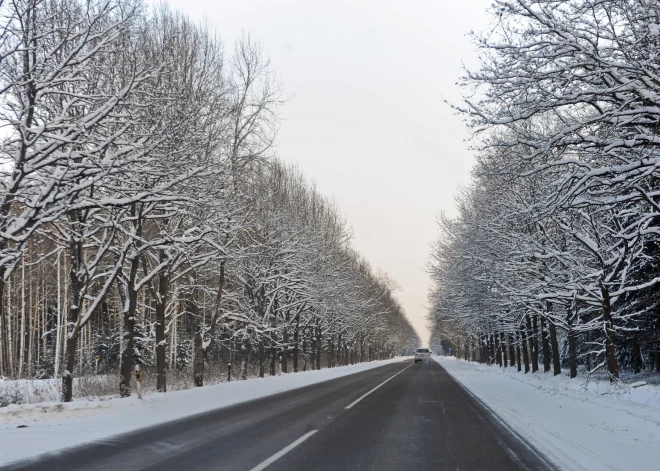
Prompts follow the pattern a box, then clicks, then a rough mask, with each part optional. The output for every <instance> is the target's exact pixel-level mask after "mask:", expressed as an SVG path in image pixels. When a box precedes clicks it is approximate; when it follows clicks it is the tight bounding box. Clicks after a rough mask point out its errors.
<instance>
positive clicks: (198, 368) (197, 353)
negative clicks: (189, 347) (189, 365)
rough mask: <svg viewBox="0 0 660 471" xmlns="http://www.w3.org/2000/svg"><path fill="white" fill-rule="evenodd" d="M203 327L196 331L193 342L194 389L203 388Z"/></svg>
mask: <svg viewBox="0 0 660 471" xmlns="http://www.w3.org/2000/svg"><path fill="white" fill-rule="evenodd" d="M202 329H203V326H200V328H199V329H197V333H196V334H195V338H194V340H193V347H194V358H193V381H194V383H195V387H198V388H201V387H202V386H204V347H203V345H202V344H203V342H204V340H203V338H202V332H201V330H202Z"/></svg>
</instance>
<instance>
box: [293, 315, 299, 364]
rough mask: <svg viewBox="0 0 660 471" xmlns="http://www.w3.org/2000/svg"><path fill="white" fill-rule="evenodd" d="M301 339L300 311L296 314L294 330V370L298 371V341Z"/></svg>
mask: <svg viewBox="0 0 660 471" xmlns="http://www.w3.org/2000/svg"><path fill="white" fill-rule="evenodd" d="M299 341H300V313H297V314H296V326H295V328H294V330H293V372H294V373H297V372H298V343H299Z"/></svg>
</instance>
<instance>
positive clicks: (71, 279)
mask: <svg viewBox="0 0 660 471" xmlns="http://www.w3.org/2000/svg"><path fill="white" fill-rule="evenodd" d="M0 94H1V99H0V127H1V129H2V131H1V133H0V139H2V145H1V146H0V172H1V177H0V377H5V378H11V379H19V378H26V379H30V378H37V379H45V378H61V394H62V400H63V401H71V400H72V398H73V397H74V395H75V394H76V391H75V390H74V389H75V388H74V384H78V383H74V381H73V379H74V377H85V376H89V375H96V374H104V375H116V378H117V380H116V393H118V394H120V395H121V396H122V397H126V396H130V395H131V390H132V388H133V387H134V384H135V382H134V379H133V377H134V369H135V365H137V364H139V365H141V367H142V370H143V373H142V374H143V377H144V375H149V376H150V377H155V378H156V386H155V388H156V390H157V391H163V392H164V391H166V390H167V385H168V382H167V379H168V376H171V375H173V374H174V375H176V376H177V377H186V378H188V380H187V381H189V384H191V385H192V384H194V385H195V386H202V385H203V384H204V383H205V381H206V382H208V381H219V380H220V379H221V378H225V377H226V370H227V365H228V364H230V363H231V364H233V368H234V376H235V377H236V376H238V377H241V378H246V377H248V375H259V376H262V377H263V376H264V375H266V374H270V375H274V374H276V370H277V369H278V368H279V363H280V361H281V371H282V372H285V373H286V372H289V371H300V370H305V369H318V368H321V367H333V366H336V365H345V364H351V363H356V362H361V361H371V360H375V359H384V358H389V357H391V356H394V355H396V354H398V353H401V352H404V351H408V350H411V349H414V348H415V347H416V346H417V343H418V341H419V339H418V337H417V335H416V333H415V331H414V330H413V328H412V327H411V325H410V323H409V322H408V320H407V319H406V317H405V315H404V313H403V309H402V308H401V306H400V305H399V303H398V302H397V301H396V299H395V298H394V296H393V291H395V289H396V283H395V282H394V281H393V280H391V279H390V278H389V277H388V276H387V275H385V274H383V273H380V272H377V271H374V270H373V269H372V268H371V267H370V265H369V264H368V262H367V261H366V260H364V259H363V258H362V257H361V256H360V254H359V253H357V252H356V250H355V249H353V248H352V247H351V244H350V240H351V230H350V227H349V225H348V224H347V222H346V221H345V220H344V218H343V217H342V215H341V212H340V211H339V209H338V208H336V207H335V205H334V204H333V203H332V202H331V201H329V200H328V199H327V198H324V197H323V196H322V195H320V194H319V193H318V191H316V189H315V188H314V185H312V184H310V183H309V182H308V181H307V180H306V179H305V177H304V176H303V175H302V174H301V173H300V171H299V170H297V169H296V168H295V167H293V166H290V165H286V164H284V163H282V162H281V161H279V160H277V159H276V158H275V150H276V149H275V144H276V138H277V130H278V125H279V116H280V115H279V113H280V110H281V107H282V106H283V104H284V101H285V100H284V99H283V97H282V93H281V86H280V84H279V82H278V79H277V77H276V75H275V73H274V71H273V70H272V68H271V66H270V64H269V61H268V57H267V55H266V53H265V52H264V50H263V48H262V46H261V45H260V44H259V43H258V42H255V41H254V40H252V39H251V38H250V37H249V36H248V35H244V36H243V37H242V38H241V39H240V40H239V41H237V43H236V44H235V45H234V46H233V48H229V50H228V48H227V47H225V44H224V43H223V41H222V39H221V38H220V37H219V35H218V34H217V33H216V32H215V31H213V30H212V29H211V28H209V27H206V26H202V25H197V24H194V23H193V22H191V21H190V20H189V19H188V18H187V17H185V16H184V15H182V14H180V13H177V12H174V11H171V10H170V9H168V7H166V6H165V5H160V6H157V7H155V8H149V7H147V6H146V5H145V4H144V3H143V2H142V1H140V0H89V1H83V0H16V1H12V2H9V1H6V0H0ZM310 152H313V149H310ZM276 363H277V364H276Z"/></svg>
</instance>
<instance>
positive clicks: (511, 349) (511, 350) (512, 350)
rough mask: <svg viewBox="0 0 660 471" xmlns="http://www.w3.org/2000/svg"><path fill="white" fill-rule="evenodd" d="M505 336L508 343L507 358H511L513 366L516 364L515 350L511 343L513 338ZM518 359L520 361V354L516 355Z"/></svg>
mask: <svg viewBox="0 0 660 471" xmlns="http://www.w3.org/2000/svg"><path fill="white" fill-rule="evenodd" d="M506 338H507V342H508V343H509V359H510V360H511V366H512V367H514V366H516V352H515V347H514V345H513V343H514V342H513V338H512V336H510V335H507V336H506ZM518 361H520V355H518Z"/></svg>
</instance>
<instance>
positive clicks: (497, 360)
mask: <svg viewBox="0 0 660 471" xmlns="http://www.w3.org/2000/svg"><path fill="white" fill-rule="evenodd" d="M493 345H494V346H495V347H494V348H495V363H497V366H499V367H501V366H502V348H501V345H500V334H499V332H498V333H495V334H493Z"/></svg>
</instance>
